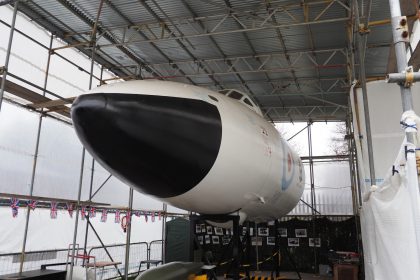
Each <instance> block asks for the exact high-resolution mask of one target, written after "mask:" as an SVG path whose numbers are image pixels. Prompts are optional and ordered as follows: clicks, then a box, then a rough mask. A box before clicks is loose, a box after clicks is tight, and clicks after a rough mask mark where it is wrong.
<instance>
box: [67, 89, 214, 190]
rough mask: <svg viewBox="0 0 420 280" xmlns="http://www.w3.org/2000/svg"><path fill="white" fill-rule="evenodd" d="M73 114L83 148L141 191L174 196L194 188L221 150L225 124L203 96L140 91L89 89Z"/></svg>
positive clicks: (75, 104)
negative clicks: (195, 97)
mask: <svg viewBox="0 0 420 280" xmlns="http://www.w3.org/2000/svg"><path fill="white" fill-rule="evenodd" d="M71 117H72V120H73V125H74V127H75V129H76V132H77V135H78V136H79V138H80V140H81V141H82V143H83V145H84V146H85V148H86V149H87V150H88V151H89V152H90V153H91V154H92V155H93V156H94V158H95V159H96V160H97V161H99V162H100V163H101V164H102V165H103V166H104V167H105V168H107V169H108V170H109V171H110V172H111V173H112V174H113V175H115V176H117V177H118V178H120V179H121V180H123V181H125V182H126V183H128V184H129V185H131V186H132V187H134V188H136V189H137V190H138V191H141V192H143V193H147V194H151V195H154V196H157V197H161V198H164V197H172V196H177V195H180V194H183V193H185V192H187V191H189V190H190V189H192V188H193V187H195V186H196V185H197V184H198V183H199V182H200V181H201V180H202V179H203V178H204V177H205V176H206V175H207V173H208V172H209V171H210V169H211V168H212V166H213V164H214V162H215V160H216V158H217V155H218V153H219V148H220V143H221V138H222V124H221V119H220V114H219V111H218V109H217V107H216V106H214V105H212V104H210V103H207V102H205V101H202V100H196V99H187V98H176V97H167V96H155V95H137V94H118V93H112V94H102V93H95V94H87V95H82V96H80V97H78V98H77V99H76V101H75V102H74V103H73V106H72V109H71Z"/></svg>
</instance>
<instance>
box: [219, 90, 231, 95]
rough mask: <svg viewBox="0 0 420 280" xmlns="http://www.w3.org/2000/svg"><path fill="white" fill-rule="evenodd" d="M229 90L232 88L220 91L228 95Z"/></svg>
mask: <svg viewBox="0 0 420 280" xmlns="http://www.w3.org/2000/svg"><path fill="white" fill-rule="evenodd" d="M229 91H230V89H223V90H220V91H219V92H220V93H221V94H223V95H226V94H227V93H228V92H229Z"/></svg>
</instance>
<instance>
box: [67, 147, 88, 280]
mask: <svg viewBox="0 0 420 280" xmlns="http://www.w3.org/2000/svg"><path fill="white" fill-rule="evenodd" d="M85 154H86V151H85V148H83V149H82V161H81V163H80V177H79V191H78V194H77V204H76V220H75V223H74V234H73V248H72V250H71V264H70V274H69V279H70V280H73V266H74V255H75V253H76V239H77V228H78V225H79V211H80V199H81V196H82V187H83V171H84V168H85Z"/></svg>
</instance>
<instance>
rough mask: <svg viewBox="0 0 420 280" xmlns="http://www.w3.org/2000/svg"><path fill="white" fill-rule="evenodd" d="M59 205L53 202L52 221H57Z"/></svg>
mask: <svg viewBox="0 0 420 280" xmlns="http://www.w3.org/2000/svg"><path fill="white" fill-rule="evenodd" d="M57 205H58V203H57V202H55V201H51V209H50V217H51V219H57Z"/></svg>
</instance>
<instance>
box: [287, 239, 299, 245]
mask: <svg viewBox="0 0 420 280" xmlns="http://www.w3.org/2000/svg"><path fill="white" fill-rule="evenodd" d="M287 245H288V246H289V247H299V238H287Z"/></svg>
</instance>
